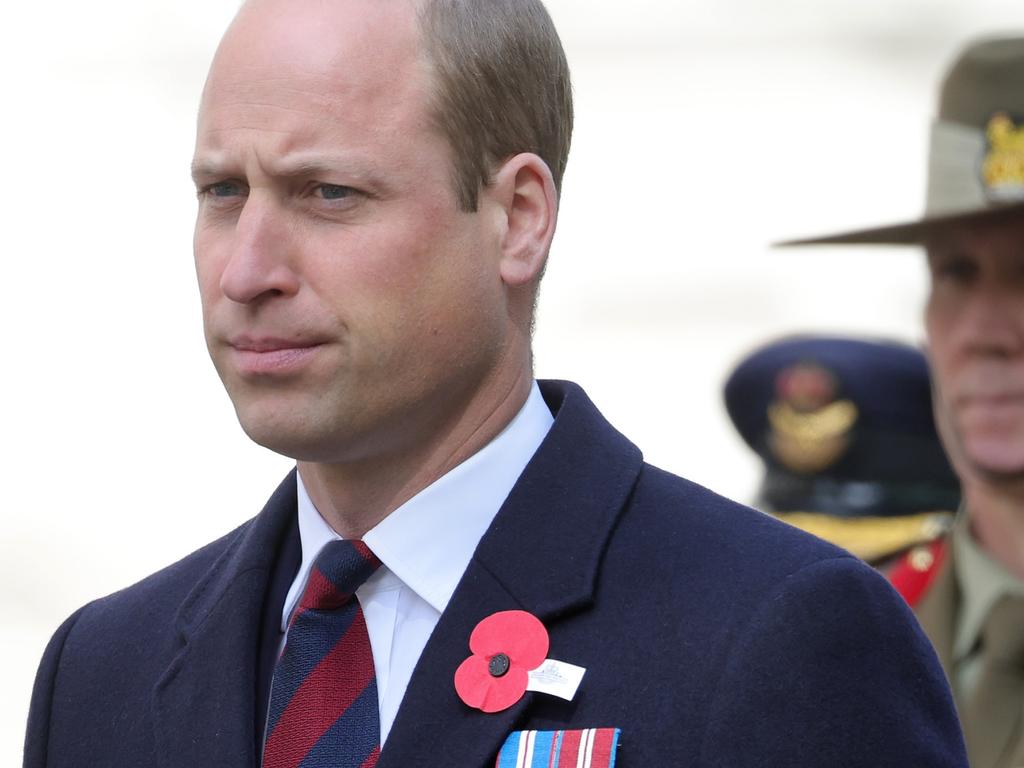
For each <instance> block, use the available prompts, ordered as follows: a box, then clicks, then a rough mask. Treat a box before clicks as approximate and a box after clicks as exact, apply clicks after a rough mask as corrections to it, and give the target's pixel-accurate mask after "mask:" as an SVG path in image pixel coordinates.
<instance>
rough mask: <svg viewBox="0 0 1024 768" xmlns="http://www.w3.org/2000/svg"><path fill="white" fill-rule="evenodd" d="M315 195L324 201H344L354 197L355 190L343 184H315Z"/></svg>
mask: <svg viewBox="0 0 1024 768" xmlns="http://www.w3.org/2000/svg"><path fill="white" fill-rule="evenodd" d="M315 194H316V195H317V196H318V197H320V198H322V199H324V200H344V199H345V198H346V197H351V196H352V195H354V194H355V190H354V189H352V187H346V186H344V185H343V184H317V186H316V190H315Z"/></svg>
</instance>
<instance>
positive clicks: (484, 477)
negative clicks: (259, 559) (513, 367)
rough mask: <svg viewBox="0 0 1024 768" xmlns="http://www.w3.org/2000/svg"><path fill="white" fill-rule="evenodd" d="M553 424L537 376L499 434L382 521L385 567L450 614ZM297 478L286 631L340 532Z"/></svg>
mask: <svg viewBox="0 0 1024 768" xmlns="http://www.w3.org/2000/svg"><path fill="white" fill-rule="evenodd" d="M552 422H553V418H552V416H551V412H550V411H549V410H548V407H547V405H546V404H545V403H544V398H543V397H542V396H541V393H540V388H539V387H538V386H537V383H536V382H534V383H533V387H532V389H531V390H530V395H529V397H528V398H527V399H526V402H525V403H524V404H523V407H522V408H521V409H520V410H519V413H518V414H516V416H515V418H513V419H512V421H511V422H509V424H508V426H506V427H505V429H504V430H502V431H501V433H500V434H498V436H497V437H495V438H494V439H493V440H492V441H491V442H490V443H488V444H487V445H486V446H484V447H483V448H481V449H480V450H479V451H477V452H476V453H475V454H473V455H472V456H470V457H469V458H468V459H466V460H465V461H464V462H462V463H461V464H459V465H458V466H457V467H455V468H453V469H451V470H450V471H449V472H447V473H446V474H445V475H442V476H441V477H440V478H438V479H437V480H435V481H434V482H433V483H431V484H430V485H428V486H427V487H426V488H424V489H423V490H422V491H420V492H419V493H417V494H416V495H415V496H413V497H412V498H411V499H409V500H408V501H407V502H405V503H404V504H403V505H402V506H400V507H399V508H398V509H396V510H395V511H394V512H392V513H391V514H390V515H388V516H387V517H385V518H384V519H383V520H381V521H380V522H379V523H377V525H375V526H374V527H373V528H371V529H370V530H369V531H367V532H366V535H365V536H363V541H364V542H365V543H366V545H367V546H368V547H369V548H370V549H371V550H372V551H373V553H374V554H375V555H376V556H377V557H378V558H379V559H380V561H381V563H382V564H383V566H384V568H387V569H388V570H389V571H390V572H391V573H393V574H394V575H395V576H397V577H398V579H400V580H401V581H402V582H403V583H404V584H405V585H406V586H408V587H409V588H410V589H412V590H413V591H414V592H415V593H416V594H417V595H419V596H420V597H421V598H422V599H423V600H425V601H426V602H427V603H429V604H430V605H431V606H432V607H433V608H434V610H436V611H437V612H438V613H441V612H443V611H444V609H445V607H447V605H448V601H449V600H451V597H452V594H453V593H454V592H455V587H456V586H457V585H458V583H459V580H460V579H461V578H462V574H463V573H464V572H465V570H466V567H467V566H468V565H469V561H470V559H471V558H472V556H473V552H474V551H475V550H476V545H477V544H478V543H479V541H480V539H481V537H482V536H483V535H484V532H485V531H486V530H487V528H488V527H489V526H490V524H491V522H492V521H493V520H494V516H495V515H497V514H498V510H499V509H500V508H501V505H502V504H503V503H504V501H505V498H506V497H507V496H508V494H509V492H510V491H511V490H512V486H514V485H515V483H516V481H517V480H518V479H519V475H521V474H522V472H523V470H524V469H525V468H526V465H527V463H529V461H530V459H531V458H532V457H533V454H534V453H535V452H536V450H537V448H538V447H539V446H540V444H541V442H542V441H543V440H544V437H545V436H546V435H547V433H548V430H549V429H550V428H551V424H552ZM297 477H298V522H299V539H300V541H301V543H302V565H301V566H300V567H299V572H298V574H296V577H295V581H294V582H293V584H292V588H291V590H290V591H289V593H288V597H287V599H286V600H285V604H284V610H283V612H282V616H281V631H282V632H283V631H284V630H285V628H286V627H287V626H288V618H289V616H290V615H291V612H292V610H293V609H294V606H295V604H296V603H297V602H298V600H299V598H300V597H301V590H302V588H303V587H304V585H305V583H306V579H307V578H308V577H309V572H310V570H311V569H312V567H313V562H314V560H316V557H317V555H318V554H320V550H321V549H322V548H323V547H324V545H326V544H327V543H328V542H330V541H333V540H334V539H338V538H341V537H340V536H338V534H337V533H335V531H334V529H332V528H331V527H330V526H329V525H328V524H327V522H326V521H325V520H324V519H323V518H322V517H321V516H320V513H319V512H318V511H317V509H316V507H315V506H314V505H313V501H312V499H310V497H309V493H308V492H307V491H306V487H305V485H304V484H303V482H302V476H301V475H298V476H297ZM381 570H383V568H382V569H381Z"/></svg>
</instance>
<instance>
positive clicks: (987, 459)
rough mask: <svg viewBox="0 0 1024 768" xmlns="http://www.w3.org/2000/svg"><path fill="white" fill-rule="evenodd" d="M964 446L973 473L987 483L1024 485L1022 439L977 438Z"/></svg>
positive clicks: (1023, 449) (1023, 442)
mask: <svg viewBox="0 0 1024 768" xmlns="http://www.w3.org/2000/svg"><path fill="white" fill-rule="evenodd" d="M964 448H965V451H964V452H965V454H966V458H967V463H968V464H969V465H970V467H971V469H972V470H973V472H974V474H975V475H977V476H978V477H979V478H980V479H982V480H984V481H985V482H986V483H988V484H989V485H996V486H999V485H1014V486H1018V485H1024V440H1015V441H1002V440H978V441H972V442H968V443H967V444H966V445H965V446H964Z"/></svg>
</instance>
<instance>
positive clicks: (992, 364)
mask: <svg viewBox="0 0 1024 768" xmlns="http://www.w3.org/2000/svg"><path fill="white" fill-rule="evenodd" d="M928 265H929V269H930V271H931V295H930V297H929V300H928V305H927V310H926V315H925V321H926V325H927V331H928V347H929V356H930V358H931V363H932V371H933V376H934V378H935V387H936V392H937V395H938V397H937V410H938V420H939V423H940V428H941V430H942V434H943V439H944V441H945V442H946V447H947V450H948V451H949V453H950V455H951V457H952V459H953V461H954V463H955V465H956V466H957V468H958V471H959V472H961V473H965V472H966V473H968V475H970V476H976V477H978V478H981V479H983V480H985V481H986V482H999V481H1004V482H1007V481H1013V482H1016V481H1018V480H1020V479H1024V220H1021V219H1018V220H1016V221H1009V220H1003V221H1001V222H996V223H993V222H991V221H989V222H982V223H977V224H973V225H969V226H959V227H956V228H950V229H949V230H948V231H944V232H942V234H941V237H938V236H937V237H936V238H935V240H934V242H932V243H929V244H928Z"/></svg>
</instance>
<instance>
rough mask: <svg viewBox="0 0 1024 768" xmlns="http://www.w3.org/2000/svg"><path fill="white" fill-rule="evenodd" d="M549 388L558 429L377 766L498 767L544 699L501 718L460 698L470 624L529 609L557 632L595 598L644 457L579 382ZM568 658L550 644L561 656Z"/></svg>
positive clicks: (459, 599)
mask: <svg viewBox="0 0 1024 768" xmlns="http://www.w3.org/2000/svg"><path fill="white" fill-rule="evenodd" d="M541 391H542V393H543V394H544V397H545V400H546V401H547V403H548V406H549V407H550V408H551V410H552V412H553V413H554V414H555V423H554V425H553V426H552V428H551V431H550V432H549V433H548V435H547V437H546V438H545V440H544V442H543V443H542V444H541V446H540V448H539V449H538V450H537V453H536V454H535V455H534V457H533V459H532V460H531V461H530V463H529V464H528V465H527V467H526V469H525V470H524V471H523V474H522V476H521V477H520V478H519V481H518V482H517V483H516V485H515V487H514V488H513V489H512V492H511V494H509V497H508V499H506V501H505V503H504V504H503V505H502V507H501V510H500V511H499V512H498V515H497V516H496V517H495V519H494V522H493V523H492V525H491V527H490V528H489V529H488V531H487V533H486V534H485V535H484V537H483V538H482V539H481V541H480V544H479V545H478V547H477V550H476V552H475V554H474V556H473V559H472V561H471V562H470V565H469V567H468V568H467V569H466V573H465V574H464V575H463V577H462V580H461V581H460V583H459V586H458V588H457V589H456V590H455V593H454V595H453V596H452V600H451V602H450V603H449V604H448V607H447V609H446V610H445V612H444V613H443V614H442V616H441V620H440V621H439V622H438V625H437V627H436V628H435V630H434V632H433V634H432V635H431V638H430V640H429V642H428V643H427V646H426V648H425V649H424V651H423V655H422V656H421V657H420V660H419V662H418V663H417V665H416V670H415V672H414V673H413V676H412V680H411V681H410V684H409V687H408V689H407V691H406V694H405V698H404V699H403V700H402V705H401V707H400V709H399V711H398V716H397V717H396V719H395V724H394V726H393V727H392V730H391V733H390V735H389V737H388V741H387V743H386V744H385V746H384V749H383V751H382V752H381V757H380V761H379V762H378V764H377V768H415V766H437V765H458V766H466V767H467V768H470V767H472V766H483V765H488V764H493V762H494V759H495V756H496V755H497V753H498V750H499V749H500V747H501V745H502V743H503V742H504V740H505V738H506V737H507V735H508V733H509V732H510V731H512V730H514V729H515V728H516V727H517V724H519V723H522V722H523V721H524V720H525V718H526V716H527V714H528V710H529V707H530V704H531V702H532V701H533V697H534V696H535V695H536V694H533V693H527V694H526V695H525V696H524V697H523V699H521V700H520V701H519V703H518V704H516V705H514V706H513V707H511V708H509V709H507V710H505V711H503V712H498V713H494V714H485V713H482V712H479V711H476V710H473V709H470V708H469V707H467V706H466V705H465V704H463V703H462V701H461V700H460V699H459V698H458V696H457V694H456V693H455V686H454V683H453V676H454V674H455V669H456V668H457V667H458V665H459V664H460V663H462V661H463V660H464V659H465V658H466V657H467V656H468V655H469V653H470V651H469V635H470V633H471V632H472V631H473V628H474V627H475V626H476V624H477V623H478V622H479V621H480V620H482V619H484V618H486V617H487V616H489V615H491V614H492V613H495V612H497V611H502V610H509V609H521V610H526V611H529V612H530V613H532V614H534V615H535V616H537V617H538V618H540V619H541V620H542V621H543V622H544V623H545V625H546V626H547V627H548V629H549V630H551V629H552V628H553V627H555V626H556V625H557V623H558V621H559V618H560V617H562V616H565V615H566V614H569V613H571V612H577V611H580V610H586V608H587V607H588V606H589V605H590V604H591V602H592V600H593V594H594V589H595V585H596V581H597V574H598V570H599V566H600V563H601V558H602V555H603V552H604V550H605V547H606V545H607V542H608V539H609V537H610V536H611V532H612V529H613V528H614V525H615V522H616V520H617V519H618V516H619V514H620V512H621V511H622V508H623V506H624V504H625V502H626V500H627V498H628V496H629V494H630V491H631V490H632V488H633V486H634V484H635V483H636V480H637V477H638V475H639V473H640V468H641V466H642V457H641V455H640V451H639V450H638V449H637V448H636V446H634V445H633V444H632V443H630V442H629V441H628V440H626V438H624V437H623V436H622V435H621V434H619V433H618V432H616V431H615V429H614V428H612V427H611V425H609V424H608V422H606V421H605V420H604V418H603V417H602V416H601V415H600V413H598V411H597V409H596V408H595V407H594V405H593V404H592V403H591V402H590V400H589V399H587V397H586V395H585V394H583V391H582V390H581V389H579V388H578V387H576V386H575V385H572V384H569V383H565V382H542V383H541ZM561 651H562V649H555V648H552V655H553V656H555V657H556V658H558V657H560V656H559V655H558V654H559V653H560V652H561ZM566 660H567V661H571V659H569V658H566Z"/></svg>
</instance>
